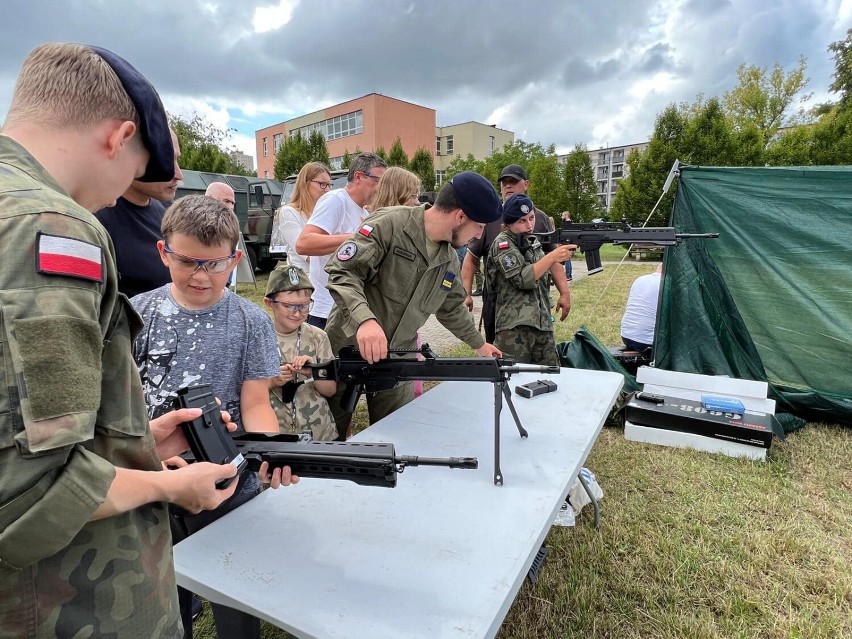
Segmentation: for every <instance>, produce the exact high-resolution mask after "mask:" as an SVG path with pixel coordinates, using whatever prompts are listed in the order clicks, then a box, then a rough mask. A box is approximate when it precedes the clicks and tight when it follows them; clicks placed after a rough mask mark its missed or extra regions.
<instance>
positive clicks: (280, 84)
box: [0, 0, 848, 150]
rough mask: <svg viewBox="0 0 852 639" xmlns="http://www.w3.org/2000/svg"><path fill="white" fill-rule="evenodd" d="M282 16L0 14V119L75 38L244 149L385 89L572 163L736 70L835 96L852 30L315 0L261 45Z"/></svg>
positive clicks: (669, 2)
mask: <svg viewBox="0 0 852 639" xmlns="http://www.w3.org/2000/svg"><path fill="white" fill-rule="evenodd" d="M272 3H277V0H268V2H266V3H264V2H259V1H251V0H247V1H243V0H220V1H217V0H208V1H206V2H200V1H188V0H184V1H183V2H173V1H172V0H168V1H166V0H148V1H147V2H141V1H130V0H109V1H108V0H102V1H98V0H70V1H66V2H55V3H50V4H51V6H50V9H49V10H47V9H46V8H45V3H35V2H30V1H25V0H5V1H4V12H3V13H4V17H5V19H4V20H3V22H2V23H0V117H2V116H3V114H4V113H5V109H6V107H7V106H8V99H9V90H10V87H11V83H12V82H13V80H14V77H15V75H16V74H17V72H18V70H19V68H20V64H21V62H22V61H23V58H24V57H25V55H26V53H27V52H28V51H29V50H30V49H31V48H32V47H34V46H36V45H37V44H40V43H42V42H46V41H51V40H62V41H78V42H86V43H92V44H99V45H101V46H105V47H107V48H110V49H113V50H114V51H116V52H117V53H119V54H120V55H122V56H124V57H126V58H127V59H128V60H130V61H131V62H132V63H133V64H134V65H135V66H137V67H138V68H139V69H140V70H141V71H142V72H143V73H145V74H146V75H147V76H148V77H149V78H150V79H151V80H152V82H153V83H154V84H155V86H156V87H157V88H158V90H159V91H160V93H161V94H163V95H164V97H165V98H167V101H168V98H171V99H174V100H181V99H183V100H185V101H189V99H190V98H192V99H195V100H200V101H204V102H206V103H210V104H212V103H215V104H217V105H218V108H220V109H221V108H222V107H223V106H224V107H227V108H228V109H229V111H230V113H231V115H232V117H233V120H232V124H233V123H237V125H238V126H239V124H238V123H239V122H241V121H246V120H248V121H250V122H251V123H250V124H247V125H245V126H244V127H243V131H242V132H243V133H245V134H248V135H251V134H252V132H253V128H260V127H263V126H268V125H270V124H274V123H275V122H278V121H281V120H283V119H287V118H289V117H293V116H296V115H301V114H302V113H304V112H305V111H304V109H311V110H312V109H316V108H322V107H324V106H329V105H331V104H334V103H337V102H340V101H343V100H348V99H352V98H355V97H358V96H361V95H365V94H368V93H371V92H377V93H383V94H386V95H390V96H393V97H397V98H400V99H403V100H409V101H413V102H417V103H419V104H424V105H426V106H429V107H431V108H434V109H436V111H437V120H438V124H439V125H446V124H454V123H457V122H465V121H468V120H478V121H483V122H486V123H488V124H497V125H498V126H500V127H502V128H507V129H510V130H513V131H515V132H516V135H517V136H518V137H523V139H525V140H527V141H540V142H542V143H544V144H549V143H550V142H554V143H556V145H557V146H558V147H559V148H560V149H562V150H564V149H567V148H570V147H572V146H573V145H574V144H575V143H576V142H586V143H590V144H593V143H603V142H604V141H607V142H609V143H610V144H620V143H628V142H631V143H632V142H638V141H641V138H643V137H645V136H647V135H648V134H649V133H650V131H651V129H652V127H653V122H654V118H655V116H656V114H657V113H658V112H659V111H660V110H661V109H662V108H664V107H665V106H666V104H669V103H672V102H681V101H692V100H693V99H694V98H695V96H696V95H697V94H698V93H703V94H704V95H705V96H712V95H721V93H722V92H724V91H726V90H730V89H731V88H733V86H734V85H735V83H736V75H735V72H736V68H737V66H738V65H739V64H741V63H747V64H759V65H761V66H771V65H772V64H773V63H775V62H776V61H777V62H779V63H780V64H782V66H784V67H785V68H787V69H789V68H792V67H793V66H794V65H795V63H796V61H797V60H798V56H799V55H800V54H804V55H806V56H807V57H808V75H809V76H810V77H811V78H813V80H812V85H811V87H810V88H811V89H813V90H817V91H819V90H824V89H825V88H826V87H827V86H828V83H829V82H830V75H831V70H832V68H833V65H832V63H831V60H830V57H829V55H828V54H827V53H826V47H827V46H828V44H829V43H830V42H832V41H833V40H839V39H842V38H843V37H844V36H845V28H846V25H841V24H839V22H840V20H839V19H838V12H839V10H840V6H841V4H840V0H827V1H826V0H776V1H775V2H771V3H767V2H765V1H761V2H758V1H757V0H728V1H725V2H710V1H708V2H704V1H703V0H659V1H657V2H653V1H652V0H611V1H610V2H606V3H603V2H597V3H592V2H566V1H565V0H540V1H537V2H535V3H518V2H507V1H505V0H498V1H494V2H488V3H485V2H473V1H468V2H456V1H453V2H451V1H449V0H433V1H430V2H424V1H419V0H418V1H412V2H409V3H404V2H400V1H398V0H336V1H328V2H324V3H316V2H309V1H308V0H302V2H301V3H300V4H298V5H297V6H296V7H295V10H294V11H293V13H292V16H291V19H290V21H289V22H288V23H286V24H285V25H284V26H283V27H281V28H278V29H275V30H271V31H267V32H264V33H254V31H253V26H252V17H253V15H254V10H255V8H256V7H260V6H267V5H268V4H272ZM847 17H848V16H847ZM257 105H262V110H264V111H265V112H267V114H266V115H262V116H259V117H258V118H255V119H252V116H251V112H252V111H253V110H254V109H255V108H257ZM240 109H243V110H244V111H245V112H241V111H240ZM272 111H274V112H272Z"/></svg>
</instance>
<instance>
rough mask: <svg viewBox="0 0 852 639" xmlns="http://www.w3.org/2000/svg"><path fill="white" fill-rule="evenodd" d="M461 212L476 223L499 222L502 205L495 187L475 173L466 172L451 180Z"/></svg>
mask: <svg viewBox="0 0 852 639" xmlns="http://www.w3.org/2000/svg"><path fill="white" fill-rule="evenodd" d="M450 184H452V185H453V193H454V194H455V196H456V202H458V203H459V206H460V207H461V210H462V211H464V214H465V215H467V216H468V217H469V218H470V219H471V220H473V221H474V222H479V223H481V224H488V223H489V222H493V221H494V220H499V219H500V215H501V214H502V205H501V204H500V198H499V197H498V196H497V191H495V190H494V185H493V184H491V182H489V181H488V180H486V179H485V178H484V177H482V176H481V175H480V174H479V173H475V172H473V171H464V172H462V173H459V174H458V175H455V176H453V178H452V179H451V180H450Z"/></svg>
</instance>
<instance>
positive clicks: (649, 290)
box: [621, 264, 663, 353]
mask: <svg viewBox="0 0 852 639" xmlns="http://www.w3.org/2000/svg"><path fill="white" fill-rule="evenodd" d="M662 273H663V265H662V264H660V265H659V266H658V267H657V270H656V271H655V272H653V273H649V274H648V275H642V276H641V277H637V278H636V281H635V282H633V285H632V286H631V287H630V295H628V296H627V306H626V307H625V309H624V317H622V318H621V341H622V342H624V345H625V346H626V347H627V348H628V349H630V350H632V351H639V352H640V353H647V352H650V351H651V349H652V348H653V346H654V329H655V328H656V324H657V303H658V300H659V297H660V280H661V278H662Z"/></svg>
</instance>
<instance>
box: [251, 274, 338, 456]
mask: <svg viewBox="0 0 852 639" xmlns="http://www.w3.org/2000/svg"><path fill="white" fill-rule="evenodd" d="M313 290H314V287H313V284H311V280H310V278H309V277H308V274H307V273H305V272H304V271H303V270H302V269H300V268H298V267H296V266H286V265H283V266H281V267H279V268H276V269H275V270H274V271H272V272H271V273H270V274H269V283H268V284H267V286H266V296H265V297H264V298H263V302H264V304H266V306H267V308H269V309H270V310H271V311H272V320H273V323H274V324H275V337H276V339H277V340H278V351H279V353H280V355H281V374H280V375H278V376H277V377H273V378H272V379H271V380H270V386H269V399H270V400H271V402H272V408H273V410H274V411H275V414H276V415H277V416H278V427H279V430H280V431H281V432H282V433H295V434H298V435H302V436H303V439H305V440H308V441H310V440H317V441H331V440H334V439H336V438H337V429H336V428H335V426H334V418H333V417H332V415H331V409H330V408H329V406H328V400H327V399H326V398H327V397H332V396H333V395H334V393H335V391H336V390H337V384H336V382H334V381H329V380H310V378H311V376H312V373H311V369H309V368H304V366H305V364H306V363H308V362H314V363H320V362H327V361H328V360H330V359H333V358H334V353H333V352H332V350H331V343H330V342H329V341H328V335H326V334H325V331H323V330H322V329H321V328H317V327H316V326H311V325H310V324H306V323H305V320H306V319H307V317H308V312H309V311H310V310H311V293H312V292H313ZM306 380H309V381H307V383H301V384H300V386H298V388H297V389H296V394H295V395H294V396H293V398H292V400H291V401H284V400H285V392H284V385H285V384H289V383H291V382H293V383H300V382H305V381H306Z"/></svg>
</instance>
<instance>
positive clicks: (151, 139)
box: [87, 45, 175, 182]
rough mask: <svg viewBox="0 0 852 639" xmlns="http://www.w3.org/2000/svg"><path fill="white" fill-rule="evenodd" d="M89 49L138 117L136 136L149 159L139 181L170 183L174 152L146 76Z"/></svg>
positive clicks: (160, 107)
mask: <svg viewBox="0 0 852 639" xmlns="http://www.w3.org/2000/svg"><path fill="white" fill-rule="evenodd" d="M87 46H88V45H87ZM88 48H89V49H91V50H92V51H94V52H95V53H97V54H98V55H99V56H100V57H101V58H102V59H103V61H104V62H106V63H107V64H108V65H109V66H110V68H111V69H112V70H113V71H114V72H115V75H117V76H118V79H119V80H120V81H121V86H123V87H124V90H125V91H126V92H127V95H128V97H130V100H131V101H132V102H133V105H134V106H135V107H136V111H137V112H138V113H139V133H140V134H141V135H142V142H143V143H144V144H145V148H146V149H147V150H148V154H149V156H150V157H149V158H148V166H147V167H146V169H145V174H144V175H143V176H142V177H141V178H139V181H140V182H169V181H171V180H172V179H174V177H175V150H174V145H173V144H172V135H171V133H170V131H169V121H168V119H167V118H166V110H165V108H163V103H162V102H161V101H160V96H159V95H157V91H156V90H155V89H154V87H153V86H152V85H151V83H150V82H148V80H147V79H145V76H143V75H142V74H141V73H139V71H137V70H136V69H135V68H134V67H133V65H131V64H130V63H129V62H128V61H127V60H125V59H124V58H122V57H121V56H118V55H116V54H115V53H113V52H112V51H108V50H107V49H103V48H101V47H95V46H88Z"/></svg>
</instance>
